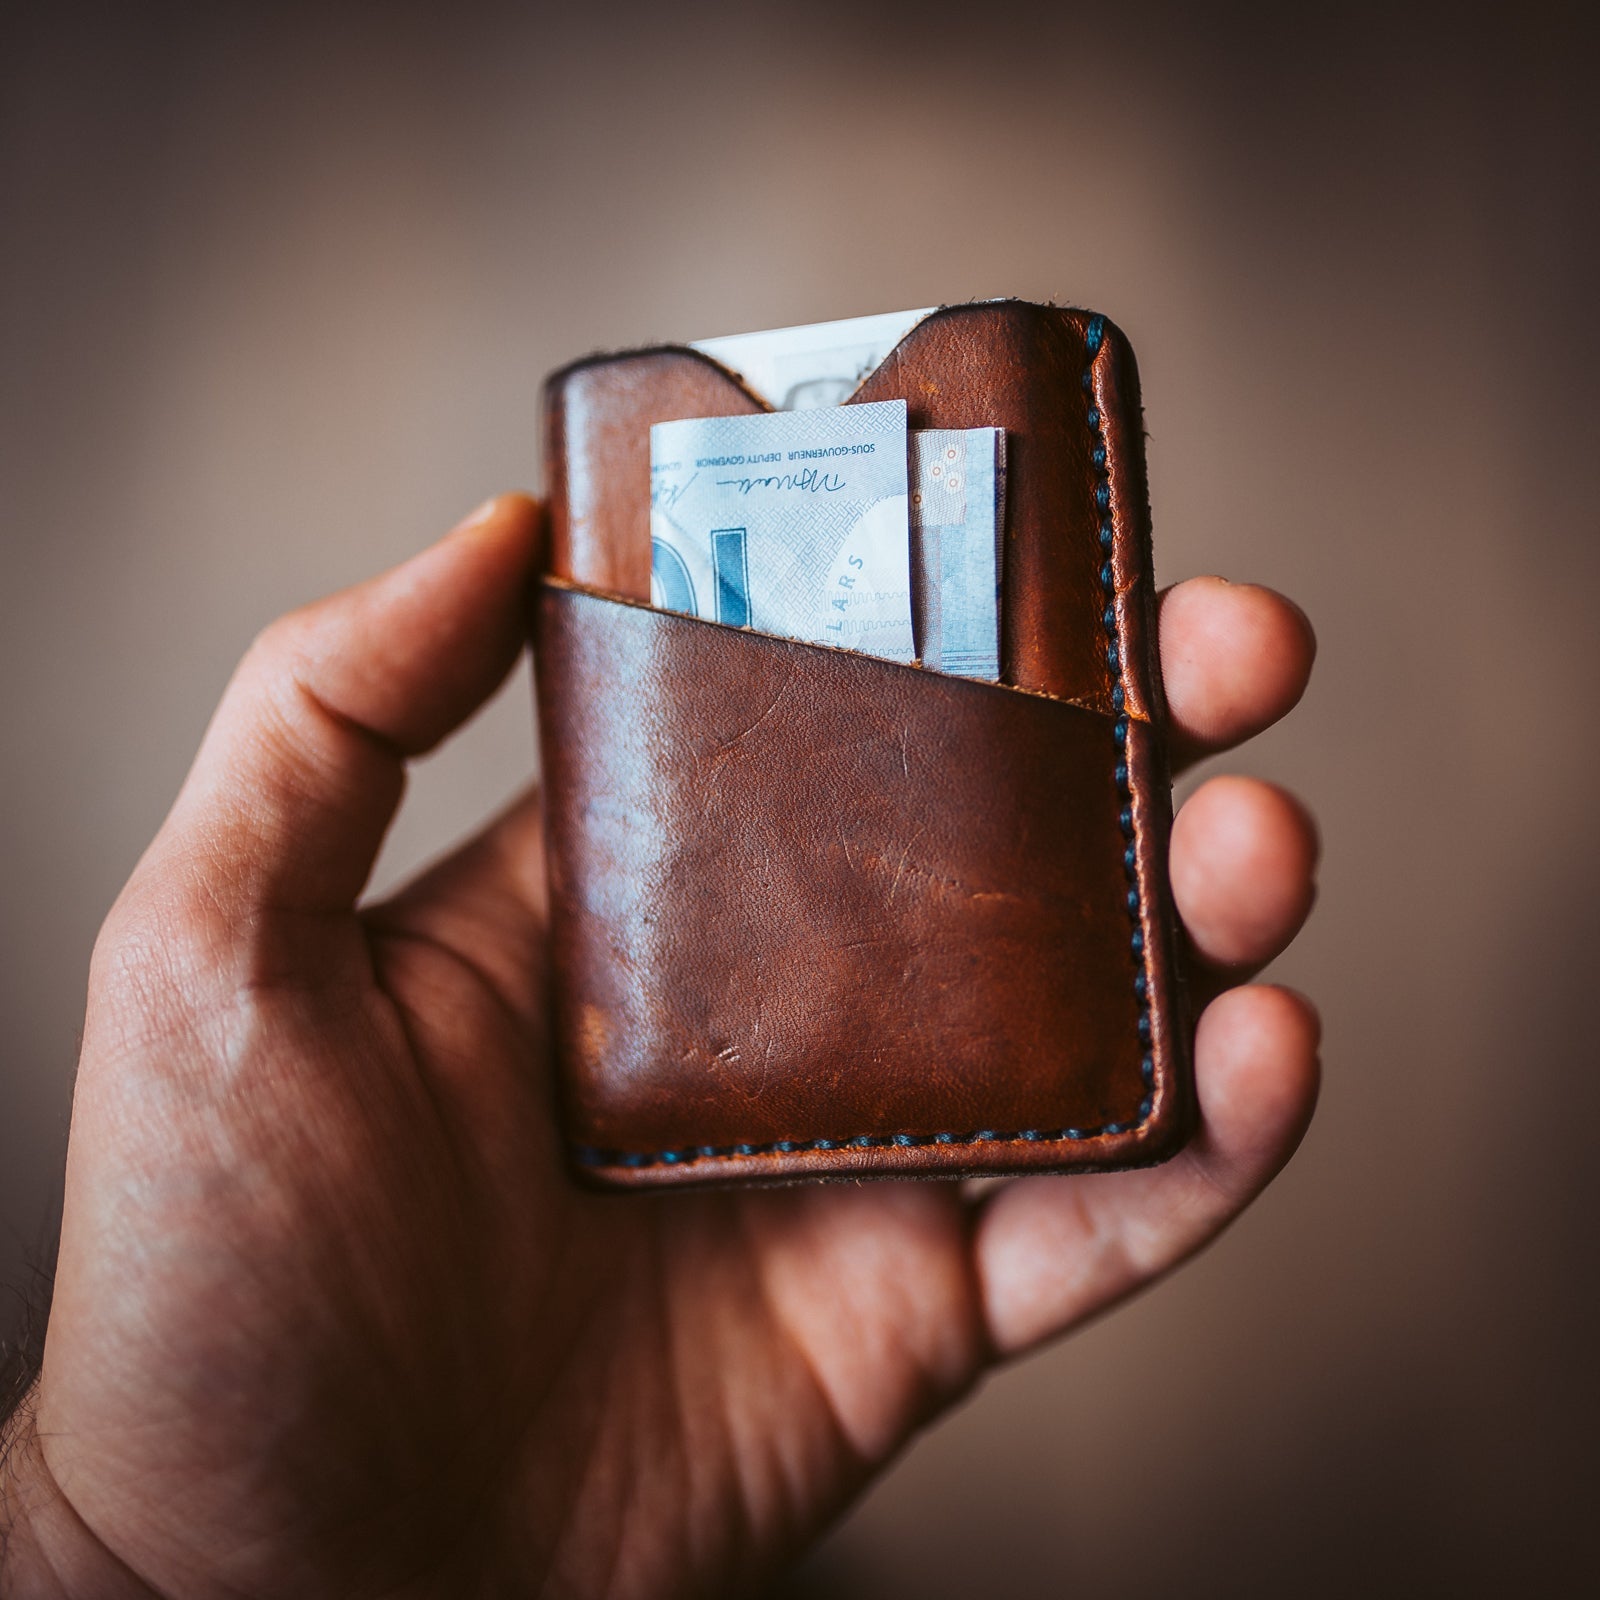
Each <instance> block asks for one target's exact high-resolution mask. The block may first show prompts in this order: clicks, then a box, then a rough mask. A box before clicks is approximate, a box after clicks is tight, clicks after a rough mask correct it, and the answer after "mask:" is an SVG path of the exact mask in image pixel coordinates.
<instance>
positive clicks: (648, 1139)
mask: <svg viewBox="0 0 1600 1600" xmlns="http://www.w3.org/2000/svg"><path fill="white" fill-rule="evenodd" d="M896 398H898V399H903V400H904V401H905V402H906V406H907V413H908V422H909V424H910V425H911V426H912V427H923V428H977V427H998V428H1004V429H1005V431H1006V456H1007V479H1006V507H1005V511H1006V530H1005V546H1004V572H1003V579H1002V606H1003V623H1002V647H1001V648H1002V675H1003V680H1004V681H1003V682H1002V683H999V684H994V683H983V682H975V681H971V680H968V679H965V678H958V677H947V676H943V675H940V674H938V673H933V672H927V671H923V670H922V669H921V668H919V667H916V666H905V665H900V664H896V663H893V662H888V661H882V660H879V659H876V658H874V657H870V656H865V655H860V654H857V653H854V652H851V651H846V650H836V649H830V648H827V647H825V646H819V645H810V644H802V643H797V642H795V641H793V640H788V639H780V638H775V637H772V636H770V635H765V634H760V633H755V632H752V631H750V630H747V629H736V628H731V627H724V626H721V625H719V624H716V623H712V622H704V621H700V620H697V619H695V618H691V617H686V616H681V615H678V614H676V613H672V612H665V611H656V610H652V609H650V607H649V605H648V603H647V602H648V599H649V593H650V524H649V498H650V489H649V485H650V442H649V435H650V428H651V426H652V424H654V423H658V422H665V421H669V420H673V419H677V418H683V417H708V416H728V415H733V414H737V413H742V412H753V411H761V410H765V409H767V407H766V405H765V403H764V402H763V401H762V400H760V399H759V398H758V397H757V396H755V395H754V394H752V393H751V392H750V391H749V390H748V389H746V388H745V387H744V386H743V385H742V384H741V383H740V381H739V380H738V379H737V378H736V377H735V376H734V375H733V374H732V373H730V372H728V371H727V370H726V369H724V368H723V367H721V366H719V365H718V364H717V363H716V362H715V361H713V360H711V359H710V358H709V357H707V356H704V355H701V354H699V353H698V352H696V351H693V350H689V349H682V348H661V349H651V350H640V351H635V352H631V353H628V354H624V355H617V356H605V357H596V358H592V359H589V360H585V361H580V362H578V363H576V364H575V365H573V366H570V367H567V368H565V369H563V370H562V371H560V372H557V373H556V374H555V375H554V376H552V377H551V378H550V379H549V380H548V383H547V386H546V422H547V427H548V436H547V438H548V452H547V461H548V463H549V475H550V510H551V542H550V559H549V571H548V572H547V573H546V574H545V575H544V577H543V578H542V580H541V583H540V585H539V589H538V593H537V595H536V597H535V602H534V604H535V613H536V615H535V623H534V633H535V676H536V682H537V693H538V710H539V724H540V742H541V751H542V759H543V766H544V792H545V812H546V840H547V850H548V857H549V869H550V886H551V915H552V947H553V955H552V976H553V985H554V1001H555V1016H556V1028H555V1045H556V1052H557V1059H558V1073H559V1088H560V1097H561V1110H562V1118H563V1125H564V1129H565V1133H566V1138H567V1141H568V1148H569V1151H570V1153H571V1158H572V1161H573V1164H574V1166H575V1169H576V1170H577V1171H578V1172H579V1173H580V1174H582V1175H584V1176H585V1177H586V1178H588V1179H589V1180H591V1181H594V1182H598V1183H602V1184H608V1185H620V1186H625V1187H640V1186H651V1185H662V1184H703V1183H726V1182H733V1181H765V1182H786V1181H793V1180H796V1179H803V1178H823V1177H833V1178H864V1177H891V1176H911V1175H916V1176H928V1177H936V1176H944V1177H948V1176H961V1175H973V1174H980V1173H996V1172H1020V1171H1034V1172H1039V1171H1047V1172H1048V1171H1055V1172H1065V1171H1073V1170H1081V1169H1085V1168H1107V1167H1120V1166H1130V1165H1136V1164H1141V1163H1145V1162H1152V1161H1158V1160H1161V1159H1164V1158H1165V1157H1167V1156H1169V1155H1171V1154H1172V1153H1173V1152H1174V1151H1175V1150H1176V1149H1177V1148H1178V1147H1179V1146H1180V1145H1181V1143H1182V1142H1183V1139H1184V1137H1185V1136H1186V1134H1187V1132H1188V1128H1189V1125H1190V1120H1191V1107H1192V1098H1193V1097H1192V1085H1191V1076H1190V1070H1189V1027H1188V1021H1187V1017H1186V1011H1185V1005H1184V1000H1183V994H1182V989H1181V985H1180V982H1179V973H1178V965H1177V948H1176V945H1177V938H1176V933H1175V922H1174V917H1173V912H1172V905H1171V897H1170V894H1169V891H1168V886H1167V863H1166V857H1167V836H1168V832H1169V828H1170V823H1171V798H1170V786H1169V779H1168V771H1167V758H1166V738H1165V705H1164V702H1163V699H1162V693H1161V678H1160V669H1159V663H1158V660H1157V654H1156V634H1155V589H1154V585H1153V582H1152V577H1151V570H1150V566H1151V564H1150V537H1149V516H1148V511H1147V506H1146V491H1145V478H1144V461H1143V446H1142V434H1141V426H1140V411H1139V400H1138V380H1137V376H1136V373H1135V369H1134V362H1133V355H1132V352H1131V351H1130V349H1129V347H1128V344H1127V341H1126V340H1125V339H1124V338H1123V337H1122V335H1121V334H1120V333H1119V332H1118V331H1117V329H1116V328H1114V327H1113V326H1112V325H1111V324H1110V323H1109V322H1107V321H1106V320H1105V319H1104V318H1103V317H1099V316H1095V315H1093V314H1091V313H1089V312H1084V311H1073V310H1063V309H1059V308H1056V307H1050V306H1037V305H1029V304H1026V303H1023V302H1020V301H999V302H990V303H987V304H979V305H969V306H953V307H948V308H946V309H944V310H941V311H937V312H934V313H933V314H932V315H930V316H928V317H927V318H925V319H924V320H923V321H921V322H920V323H918V324H917V325H916V326H915V327H914V328H913V329H912V330H911V331H910V332H909V333H908V334H907V335H906V337H905V338H904V339H903V340H902V341H901V343H900V344H899V346H898V347H897V348H896V349H895V350H894V351H893V352H892V353H891V354H890V355H889V356H888V357H887V358H886V359H885V360H884V362H883V363H882V364H881V365H880V366H879V367H878V368H877V369H876V370H875V371H874V372H873V373H872V374H871V376H870V377H869V378H867V379H866V381H865V382H864V383H863V384H862V386H861V387H860V389H859V390H858V391H857V392H856V393H855V394H854V395H853V396H852V397H851V400H850V401H848V402H846V403H847V404H849V403H854V402H861V401H872V400H889V399H896Z"/></svg>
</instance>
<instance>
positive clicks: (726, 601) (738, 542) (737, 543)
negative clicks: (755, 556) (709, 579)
mask: <svg viewBox="0 0 1600 1600" xmlns="http://www.w3.org/2000/svg"><path fill="white" fill-rule="evenodd" d="M711 564H712V567H713V569H714V570H715V572H716V579H717V621H718V622H724V623H726V624H727V625H728V626H729V627H730V628H747V627H749V626H750V561H749V557H748V556H747V555H746V553H745V530H744V529H743V528H713V529H712V530H711Z"/></svg>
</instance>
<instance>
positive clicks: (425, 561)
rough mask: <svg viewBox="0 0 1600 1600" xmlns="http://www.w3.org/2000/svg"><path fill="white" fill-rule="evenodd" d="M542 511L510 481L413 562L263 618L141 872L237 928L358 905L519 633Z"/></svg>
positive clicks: (507, 661) (508, 660)
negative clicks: (386, 842)
mask: <svg viewBox="0 0 1600 1600" xmlns="http://www.w3.org/2000/svg"><path fill="white" fill-rule="evenodd" d="M541 530H542V517H541V513H540V509H539V506H538V505H537V503H536V502H535V501H533V500H531V499H530V498H529V497H528V496H526V495H521V494H510V495H501V496H499V497H498V498H496V499H493V500H490V501H488V502H487V503H486V504H485V505H483V506H482V507H480V508H479V509H478V510H477V511H476V512H474V513H473V514H472V515H471V516H470V517H468V518H467V519H466V521H465V522H463V523H461V524H460V525H459V526H458V527H457V528H456V529H455V530H454V531H453V532H452V533H451V534H450V535H449V536H448V537H446V538H445V539H443V540H441V541H440V542H439V543H438V544H436V545H434V546H432V547H431V548H430V549H428V550H425V551H423V552H422V554H421V555H418V556H416V557H414V558H413V559H412V560H410V561H408V562H406V563H405V564H404V565H402V566H399V567H396V568H394V569H393V570H392V571H390V572H386V573H384V574H382V575H381V576H380V577H376V578H372V579H369V580H368V581H367V582H365V583H362V584H358V585H357V586H356V587H354V588H352V589H346V590H344V591H342V592H341V593H339V594H335V595H331V596H329V597H328V598H327V599H325V600H319V601H317V602H315V603H314V604H312V605H309V606H305V607H303V608H302V609H300V610H298V611H292V612H290V613H289V614H288V615H287V616H284V617H280V618H279V619H278V620H277V621H276V622H274V623H272V624H271V625H270V626H269V627H267V628H266V629H265V630H264V631H263V632H262V634H261V635H260V637H259V638H258V639H257V640H256V641H255V643H254V644H253V645H252V646H251V648H250V650H249V652H248V653H247V654H246V656H245V658H244V660H243V661H242V662H241V663H240V664H239V667H238V669H237V671H236V672H235V673H234V675H233V679H232V681H231V682H230V683H229V685H228V688H227V690H226V692H225V693H224V695H223V698H222V702H221V704H220V705H219V706H218V707H217V710H216V713H215V715H214V716H213V717H212V720H211V725H210V727H209V728H208V729H207V730H206V735H205V739H204V741H203V742H202V744H201V747H200V753H199V755H198V756H197V757H196V758H195V763H194V766H193V768H192V769H191V771H190V773H189V777H188V779H187V781H186V782H185V784H184V786H183V790H182V792H181V793H180V794H179V796H178V800H177V803H176V805H175V806H174V807H173V810H172V813H171V815H170V816H169V817H168V818H167V820H166V823H165V824H164V825H163V827H162V829H161V832H160V833H159V834H158V835H157V837H156V840H155V842H154V844H153V845H152V846H151V848H150V851H149V852H148V853H147V855H146V857H145V860H144V861H143V862H142V863H141V866H140V869H139V871H138V873H136V875H135V881H136V882H137V881H138V880H139V879H140V878H146V877H147V875H148V876H158V877H160V878H165V879H167V880H168V882H169V884H170V880H171V879H172V877H173V876H176V877H178V878H179V879H181V880H182V881H183V883H184V886H185V888H186V889H187V890H189V891H191V892H198V893H200V894H201V895H203V896H204V898H205V900H206V901H207V902H208V904H209V906H210V907H211V908H213V910H214V911H218V912H221V913H222V915H223V916H224V917H225V918H226V919H227V920H228V921H229V922H230V923H232V924H234V925H235V926H238V925H240V924H242V923H243V922H245V921H246V920H248V919H253V918H254V917H255V916H256V915H258V914H260V913H272V912H327V911H341V910H349V909H350V908H351V907H353V906H354V904H355V901H356V898H357V896H358V895H359V894H360V893H361V889H362V887H363V885H364V884H365V883H366V880H367V876H368V874H369V873H370V872H371V870H372V863H373V860H374V858H375V857H376V855H377V852H378V847H379V845H380V844H381V843H382V841H383V835H384V833H385V831H386V830H387V828H388V826H389V822H390V820H391V819H392V818H393V816H394V812H395V808H396V807H397V806H398V804H399V802H400V795H401V792H402V790H403V788H404V785H405V772H404V768H405V762H406V761H407V760H408V759H409V758H410V757H412V756H417V755H421V754H422V753H423V752H425V751H427V750H429V749H431V748H432V747H433V746H434V745H436V744H437V743H438V742H439V741H440V740H441V739H443V738H444V737H445V735H446V734H448V733H450V732H451V731H452V730H453V729H454V728H456V727H458V726H459V725H460V724H461V723H462V722H464V721H465V720H466V718H467V717H468V716H470V715H471V714H472V712H473V711H475V710H476V709H477V708H478V707H479V706H480V705H482V703H483V702H484V701H485V700H486V699H488V697H489V696H490V695H491V694H492V693H493V692H494V690H495V689H496V687H497V686H498V685H499V684H500V682H501V681H502V680H503V679H504V677H505V675H506V673H507V672H508V671H509V670H510V668H511V665H512V663H513V662H514V661H515V660H516V658H517V656H518V654H519V653H520V651H521V649H522V644H523V639H524V636H525V635H524V630H525V615H526V613H525V599H526V593H525V591H526V587H527V583H528V580H529V578H530V577H531V576H532V573H533V570H534V567H535V563H536V556H537V552H538V548H539V541H540V535H541Z"/></svg>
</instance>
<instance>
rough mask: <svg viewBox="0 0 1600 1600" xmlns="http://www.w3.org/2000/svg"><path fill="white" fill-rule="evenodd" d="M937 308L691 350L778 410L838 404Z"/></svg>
mask: <svg viewBox="0 0 1600 1600" xmlns="http://www.w3.org/2000/svg"><path fill="white" fill-rule="evenodd" d="M938 309H939V308H938V307H937V306H923V307H921V308H920V309H918V310H915V311H885V312H880V313H878V314H877V315H875V316H870V317H844V318H841V319H839V320H838V321H835V322H811V323H805V324H802V325H800V326H798V327H793V328H771V329H768V330H766V331H764V332H760V333H730V334H724V335H721V336H719V337H717V338H714V339H695V340H693V341H691V344H690V349H692V350H698V351H700V353H701V354H702V355H708V356H710V357H711V359H712V360H713V361H717V362H720V363H721V364H722V365H723V366H725V367H727V368H728V370H729V371H731V372H736V373H738V375H739V376H740V377H741V378H742V379H743V380H744V381H745V383H746V384H748V385H749V387H750V388H751V389H753V390H754V391H755V392H756V393H757V394H758V395H760V396H761V398H762V399H764V400H765V401H766V402H767V403H768V405H770V406H772V407H773V408H774V409H775V410H778V411H794V410H810V409H814V408H818V407H822V406H830V405H838V404H839V403H840V402H841V401H843V400H844V399H846V398H847V397H848V396H849V395H850V394H851V393H853V392H854V390H856V389H857V388H859V387H860V385H861V383H862V382H863V381H864V380H865V379H866V378H868V377H870V376H871V374H872V372H873V370H874V369H875V368H876V367H878V366H879V365H880V364H881V363H882V361H883V359H884V357H885V356H887V355H888V354H889V352H890V351H891V350H893V349H894V347H895V346H896V345H897V344H899V342H900V341H901V340H902V339H903V338H905V336H906V335H907V334H908V333H910V331H911V330H912V329H913V328H914V327H916V325H917V324H918V323H919V322H921V321H922V319H923V318H924V317H926V316H930V315H931V314H932V313H933V312H935V311H937V310H938Z"/></svg>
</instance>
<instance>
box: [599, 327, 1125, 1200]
mask: <svg viewBox="0 0 1600 1600" xmlns="http://www.w3.org/2000/svg"><path fill="white" fill-rule="evenodd" d="M1105 326H1106V322H1105V318H1104V317H1101V316H1093V317H1090V319H1089V322H1088V325H1087V327H1086V328H1085V330H1084V345H1085V348H1086V351H1087V356H1088V359H1087V360H1086V361H1085V362H1084V367H1083V392H1084V394H1085V395H1086V396H1087V398H1088V402H1089V409H1088V414H1087V417H1086V419H1085V420H1086V421H1087V422H1088V424H1089V427H1090V429H1091V431H1092V432H1093V434H1094V441H1095V442H1094V448H1093V450H1092V451H1091V452H1090V459H1091V460H1092V461H1093V463H1094V469H1095V486H1094V503H1095V509H1096V510H1097V511H1098V512H1099V514H1100V551H1101V564H1100V593H1101V597H1102V598H1103V599H1104V601H1105V610H1104V612H1103V614H1102V616H1101V619H1100V620H1101V625H1102V627H1103V628H1104V630H1105V640H1106V655H1105V659H1106V665H1107V666H1108V667H1109V668H1110V669H1111V673H1112V676H1113V678H1114V680H1115V681H1114V683H1113V685H1112V689H1111V706H1112V710H1113V711H1114V712H1115V713H1116V720H1115V722H1114V723H1113V724H1112V737H1113V739H1114V740H1115V742H1116V755H1117V761H1116V767H1115V778H1116V784H1117V797H1118V800H1119V802H1120V805H1119V809H1118V813H1117V824H1118V827H1119V828H1120V829H1121V832H1122V838H1123V841H1124V847H1123V853H1122V867H1123V872H1124V873H1125V875H1126V877H1127V880H1128V893H1127V901H1126V904H1127V911H1128V921H1129V923H1130V924H1131V930H1132V931H1131V934H1130V938H1129V946H1130V949H1131V952H1132V955H1133V966H1134V980H1133V993H1134V998H1135V1000H1136V1001H1137V1004H1138V1022H1137V1027H1138V1032H1139V1072H1140V1076H1141V1077H1142V1079H1143V1080H1144V1091H1145V1092H1144V1097H1143V1098H1142V1099H1141V1100H1140V1102H1139V1111H1138V1116H1137V1117H1136V1118H1135V1119H1134V1120H1133V1121H1131V1122H1108V1123H1105V1124H1104V1125H1103V1126H1101V1127H1098V1128H1056V1129H1043V1128H1025V1129H1022V1130H1021V1131H1020V1132H1016V1133H1001V1132H998V1131H997V1130H995V1129H993V1128H982V1129H979V1130H977V1131H976V1132H969V1133H888V1134H871V1133H862V1134H857V1135H855V1136H854V1137H851V1138H844V1139H778V1140H774V1141H772V1142H771V1143H767V1144H733V1145H686V1146H682V1147H680V1148H679V1149H676V1150H655V1151H648V1152H647V1151H633V1150H599V1149H595V1148H593V1147H591V1146H587V1145H580V1146H577V1147H575V1148H574V1149H573V1151H572V1155H573V1157H574V1159H576V1160H577V1161H578V1162H579V1164H580V1165H582V1166H585V1167H622V1168H626V1169H628V1170H630V1171H634V1170H639V1169H641V1168H645V1167H676V1166H688V1165H692V1164H693V1163H695V1162H699V1161H725V1160H738V1159H742V1158H748V1157H750V1156H792V1155H803V1154H807V1153H810V1152H812V1151H833V1150H885V1149H888V1150H893V1149H902V1150H904V1149H915V1148H919V1147H922V1146H929V1145H931V1146H934V1147H936V1148H951V1147H955V1148H959V1147H961V1146H963V1145H977V1144H982V1145H993V1144H1078V1143H1082V1142H1083V1141H1085V1140H1088V1139H1109V1138H1112V1137H1114V1136H1116V1135H1118V1134H1124V1133H1132V1132H1134V1131H1135V1130H1137V1129H1139V1128H1142V1127H1143V1126H1144V1125H1145V1123H1146V1122H1147V1121H1149V1118H1150V1111H1151V1107H1152V1104H1153V1096H1154V1085H1155V1058H1154V1056H1153V1055H1152V1053H1151V1048H1152V1035H1151V1026H1150V974H1149V961H1148V953H1147V951H1146V950H1145V939H1144V924H1143V917H1142V914H1141V913H1142V909H1143V908H1142V905H1141V902H1140V897H1139V857H1138V845H1137V841H1136V839H1135V837H1134V821H1133V790H1132V787H1131V774H1130V772H1129V765H1128V763H1129V750H1128V738H1129V716H1128V710H1127V702H1128V695H1127V689H1126V688H1125V679H1124V664H1123V661H1122V650H1121V646H1120V645H1119V643H1118V641H1117V575H1116V572H1115V570H1114V568H1113V566H1112V562H1111V552H1112V547H1113V545H1114V544H1115V542H1116V528H1115V524H1114V522H1113V520H1112V513H1111V475H1110V472H1109V470H1108V456H1107V449H1106V429H1105V418H1104V416H1103V415H1102V414H1101V411H1100V407H1099V405H1098V404H1096V402H1095V394H1094V363H1095V357H1096V356H1097V355H1098V354H1099V352H1100V346H1101V343H1102V342H1103V340H1104V338H1105Z"/></svg>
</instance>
